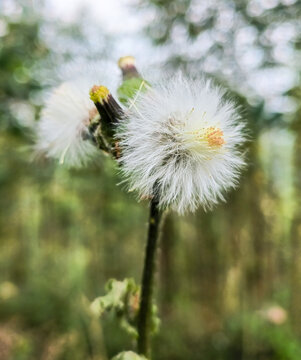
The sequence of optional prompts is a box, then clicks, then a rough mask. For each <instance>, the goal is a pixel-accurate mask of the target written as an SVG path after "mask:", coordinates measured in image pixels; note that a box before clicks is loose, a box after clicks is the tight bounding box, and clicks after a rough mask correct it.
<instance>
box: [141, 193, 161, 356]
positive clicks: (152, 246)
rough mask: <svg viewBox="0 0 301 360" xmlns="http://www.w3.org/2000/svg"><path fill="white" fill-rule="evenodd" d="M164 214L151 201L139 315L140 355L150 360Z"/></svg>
mask: <svg viewBox="0 0 301 360" xmlns="http://www.w3.org/2000/svg"><path fill="white" fill-rule="evenodd" d="M161 218H162V212H161V211H160V210H159V208H158V202H157V201H156V200H154V199H153V200H151V203H150V214H149V227H148V238H147V245H146V252H145V259H144V269H143V277H142V290H141V300H140V308H139V314H138V353H139V354H142V355H145V356H146V357H148V358H150V352H151V351H150V350H151V344H150V340H151V317H152V302H153V287H154V286H153V283H154V273H155V268H156V250H157V243H158V237H159V226H160V220H161Z"/></svg>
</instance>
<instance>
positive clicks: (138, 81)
mask: <svg viewBox="0 0 301 360" xmlns="http://www.w3.org/2000/svg"><path fill="white" fill-rule="evenodd" d="M148 87H149V84H148V83H147V81H145V80H144V79H142V78H140V77H133V78H130V79H127V80H124V81H123V83H122V84H121V85H120V86H119V88H118V90H117V94H118V98H119V100H120V102H122V103H123V104H125V105H128V104H129V100H130V99H134V98H135V96H136V94H137V93H139V92H141V91H142V92H144V91H145V90H146V89H147V88H148Z"/></svg>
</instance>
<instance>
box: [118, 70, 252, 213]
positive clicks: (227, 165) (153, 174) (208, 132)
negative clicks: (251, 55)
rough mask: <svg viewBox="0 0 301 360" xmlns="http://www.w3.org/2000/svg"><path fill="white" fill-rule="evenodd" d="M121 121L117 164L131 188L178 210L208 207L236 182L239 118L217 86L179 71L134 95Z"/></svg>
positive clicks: (239, 165)
mask: <svg viewBox="0 0 301 360" xmlns="http://www.w3.org/2000/svg"><path fill="white" fill-rule="evenodd" d="M136 98H137V99H136V101H135V103H134V104H132V105H131V109H130V110H129V111H128V113H127V116H126V117H125V119H124V122H123V125H121V126H120V127H119V128H118V129H117V137H118V138H119V139H121V142H120V145H121V149H122V155H121V159H120V161H121V164H122V168H123V172H124V173H125V175H126V176H127V177H128V179H129V182H130V190H137V191H138V193H139V196H140V197H145V196H153V195H158V199H159V205H160V206H161V207H163V208H164V207H169V206H170V207H172V208H173V209H174V210H176V211H178V212H179V213H184V212H186V211H194V210H195V209H196V208H197V207H198V206H199V205H202V206H203V207H204V208H205V209H207V208H211V207H212V206H213V205H214V204H216V203H217V202H218V201H219V200H224V196H223V194H224V192H225V191H226V190H228V189H229V188H231V187H234V186H235V185H237V181H238V177H239V173H240V170H241V168H242V167H243V166H244V159H243V155H242V152H241V149H240V146H241V145H242V143H243V142H244V141H245V135H244V124H243V122H242V121H241V118H240V116H239V114H238V112H237V109H236V106H235V104H234V103H233V102H231V101H230V100H226V99H225V93H224V91H222V90H221V89H220V88H219V87H216V86H215V85H213V84H212V82H211V81H209V80H205V79H197V80H193V79H190V78H185V77H184V76H183V75H182V74H181V73H179V74H177V75H175V76H173V77H171V78H169V79H164V80H162V81H160V82H158V83H157V84H155V85H154V86H152V88H150V89H149V90H148V91H147V92H146V93H140V94H139V96H136Z"/></svg>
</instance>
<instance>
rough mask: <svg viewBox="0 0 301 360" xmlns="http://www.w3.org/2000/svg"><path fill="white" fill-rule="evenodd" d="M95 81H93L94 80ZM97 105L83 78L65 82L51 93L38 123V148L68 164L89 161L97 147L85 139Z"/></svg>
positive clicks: (81, 163)
mask: <svg viewBox="0 0 301 360" xmlns="http://www.w3.org/2000/svg"><path fill="white" fill-rule="evenodd" d="M92 85H93V84H92ZM93 112H94V114H95V105H94V103H93V102H92V101H91V100H90V99H89V87H88V86H86V84H83V83H81V82H79V83H76V82H65V83H63V84H61V85H60V86H59V87H58V88H56V89H54V91H53V92H52V93H51V94H50V96H49V98H48V100H47V101H46V104H45V108H44V110H43V112H42V117H41V119H40V122H39V124H38V129H37V135H38V142H37V145H36V149H37V150H38V151H39V152H43V153H45V154H46V156H47V157H51V158H55V159H57V160H59V162H60V163H61V164H62V163H64V164H66V165H67V166H75V167H79V166H81V165H84V164H85V163H87V161H88V160H89V159H91V158H92V157H93V155H94V153H95V152H96V147H95V146H94V145H93V144H92V143H91V142H90V141H89V140H84V137H85V135H86V136H87V135H88V127H87V126H88V125H89V118H90V116H91V114H93Z"/></svg>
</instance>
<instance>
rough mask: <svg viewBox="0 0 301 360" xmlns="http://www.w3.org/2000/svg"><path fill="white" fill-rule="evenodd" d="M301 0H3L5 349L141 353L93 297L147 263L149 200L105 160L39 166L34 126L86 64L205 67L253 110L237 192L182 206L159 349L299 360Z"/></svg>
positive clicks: (166, 266)
mask: <svg viewBox="0 0 301 360" xmlns="http://www.w3.org/2000/svg"><path fill="white" fill-rule="evenodd" d="M300 20H301V4H300V2H298V1H295V0H227V1H221V0H212V1H207V2H206V1H198V0H173V1H171V0H127V1H126V0H115V1H110V2H107V1H105V0H98V1H92V0H88V1H84V0H72V1H71V0H64V1H59V0H44V1H38V0H36V1H34V0H32V1H29V0H1V2H0V247H1V250H0V359H1V360H2V359H4V360H7V359H8V360H11V359H13V360H27V359H41V360H61V359H70V360H77V359H78V360H82V359H94V360H95V359H104V360H105V359H109V358H111V357H112V356H113V355H115V354H117V353H118V352H120V351H121V350H124V349H133V348H134V347H133V343H132V341H131V339H130V338H129V337H128V336H127V335H125V334H124V333H123V332H122V331H119V330H118V327H116V326H115V325H116V324H112V322H111V319H110V317H109V316H107V317H104V318H103V319H102V320H101V322H100V321H91V319H90V318H89V316H88V315H87V313H86V311H85V309H84V306H83V301H82V298H83V296H84V297H85V298H86V299H88V300H89V301H92V300H93V299H94V298H95V297H97V296H100V295H102V294H104V285H105V283H106V281H107V280H108V279H109V278H112V277H115V278H117V279H120V280H121V279H123V278H125V277H133V278H134V279H135V280H136V281H137V282H138V283H139V282H140V276H141V271H142V263H143V251H144V244H145V232H146V227H147V217H148V214H147V212H148V209H147V204H146V203H140V204H137V203H136V201H135V199H134V197H133V195H132V194H127V193H125V192H124V191H123V189H122V187H121V186H116V184H117V183H118V182H119V181H120V177H119V175H118V172H117V169H116V168H115V167H114V165H113V164H112V162H111V161H110V160H109V159H106V158H104V157H102V156H100V157H99V161H96V163H94V164H93V165H92V166H90V167H88V168H85V169H82V170H68V169H66V168H64V167H62V166H59V165H58V164H56V163H53V162H50V161H46V160H39V161H33V151H32V146H33V141H34V140H33V139H34V138H33V129H34V128H35V124H36V121H37V120H38V118H39V113H40V110H41V107H42V104H43V101H44V99H45V96H46V95H45V94H47V89H48V88H49V86H50V85H51V83H52V82H53V79H54V78H56V77H57V72H58V69H60V68H61V67H63V66H65V65H66V64H67V63H68V62H70V61H74V60H81V61H89V60H106V59H110V60H112V61H114V62H117V60H118V58H119V57H120V56H123V55H128V54H130V55H133V56H135V57H136V59H137V66H138V68H140V67H141V68H145V69H147V66H150V67H151V68H152V69H156V68H161V67H162V66H163V65H164V66H165V68H167V69H169V70H172V69H175V68H178V67H181V68H182V69H183V70H184V71H187V72H194V73H195V72H204V73H206V74H208V75H210V76H213V77H215V78H216V80H217V81H218V82H219V83H223V84H224V85H225V86H227V87H229V88H230V89H231V91H232V92H233V94H234V95H235V97H236V98H237V100H238V101H239V102H240V103H241V104H242V105H243V107H244V114H245V118H246V120H247V122H248V127H249V129H250V133H251V137H252V139H253V140H252V142H251V143H250V144H249V145H248V162H249V167H248V170H246V171H245V172H244V174H243V176H242V180H241V185H240V188H239V189H238V190H237V191H233V192H231V193H230V194H228V196H227V203H226V204H221V205H219V206H218V207H216V208H215V210H214V211H213V212H209V213H204V211H202V210H199V211H198V212H197V213H195V214H190V215H187V216H186V217H178V216H177V215H176V214H173V213H170V214H169V215H168V217H167V221H166V223H165V226H164V229H163V237H162V241H161V245H160V258H159V271H158V273H157V281H158V284H159V286H158V291H157V294H156V295H157V301H158V306H159V313H160V316H161V319H162V324H161V330H160V333H159V334H158V335H156V337H155V338H154V354H153V357H154V359H157V360H163V359H164V360H167V359H170V360H184V359H185V360H187V359H194V360H203V359H204V360H211V359H212V360H213V359H214V360H240V359H241V360H255V359H256V360H257V359H260V360H300V359H301V342H300V340H301V141H300V138H301V102H300V100H301V83H300V70H301V65H300V64H301V32H300V28H301V21H300Z"/></svg>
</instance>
